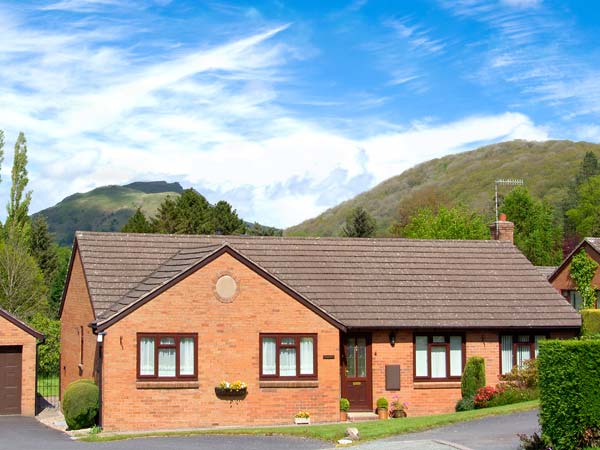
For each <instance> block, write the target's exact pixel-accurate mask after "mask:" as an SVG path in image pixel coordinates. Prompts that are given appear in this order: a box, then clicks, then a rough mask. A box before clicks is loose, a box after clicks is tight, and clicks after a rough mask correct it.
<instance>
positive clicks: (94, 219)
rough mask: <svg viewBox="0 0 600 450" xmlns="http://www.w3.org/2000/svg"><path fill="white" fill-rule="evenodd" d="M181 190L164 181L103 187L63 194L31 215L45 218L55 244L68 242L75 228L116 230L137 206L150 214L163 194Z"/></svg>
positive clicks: (173, 194)
mask: <svg viewBox="0 0 600 450" xmlns="http://www.w3.org/2000/svg"><path fill="white" fill-rule="evenodd" d="M182 191H183V188H182V187H181V185H180V184H179V183H167V182H165V181H151V182H135V183H131V184H128V185H125V186H103V187H99V188H96V189H94V190H92V191H89V192H86V193H83V194H73V195H71V196H69V197H66V198H65V199H63V200H62V201H60V202H59V203H57V204H56V205H54V206H52V207H50V208H47V209H44V210H42V211H39V212H38V213H36V214H34V216H35V215H38V214H40V215H43V216H45V217H46V220H47V221H48V228H49V230H50V232H51V233H54V236H55V240H56V242H57V243H58V244H60V245H71V244H72V242H73V234H74V232H75V230H87V231H118V230H120V229H121V228H122V227H123V225H124V224H125V223H126V222H127V220H128V219H129V217H130V216H131V215H132V214H133V213H134V212H135V210H136V209H137V208H138V207H141V208H142V211H143V212H144V213H145V214H146V215H150V216H151V215H153V214H154V213H155V212H156V209H157V208H158V206H159V205H160V203H161V202H162V201H163V200H164V199H165V197H167V196H169V195H171V196H178V195H179V194H180V193H181V192H182Z"/></svg>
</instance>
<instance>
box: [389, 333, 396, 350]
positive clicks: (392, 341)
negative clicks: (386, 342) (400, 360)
mask: <svg viewBox="0 0 600 450" xmlns="http://www.w3.org/2000/svg"><path fill="white" fill-rule="evenodd" d="M390 345H391V346H392V347H394V346H395V345H396V333H394V332H393V331H390Z"/></svg>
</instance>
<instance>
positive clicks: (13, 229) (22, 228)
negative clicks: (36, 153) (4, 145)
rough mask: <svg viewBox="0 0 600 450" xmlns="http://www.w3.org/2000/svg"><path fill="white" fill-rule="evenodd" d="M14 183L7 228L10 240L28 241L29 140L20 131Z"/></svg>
mask: <svg viewBox="0 0 600 450" xmlns="http://www.w3.org/2000/svg"><path fill="white" fill-rule="evenodd" d="M11 181H12V185H11V188H10V200H9V203H8V206H7V208H6V209H7V212H8V216H7V218H6V223H5V226H4V227H5V230H6V236H7V238H8V239H9V240H15V241H17V240H18V241H21V240H24V241H25V242H27V239H28V238H29V231H30V219H29V204H30V203H31V191H28V192H25V189H26V188H27V184H28V183H29V178H28V176H27V141H26V140H25V135H24V134H23V132H20V133H19V137H18V138H17V142H16V143H15V153H14V158H13V166H12V171H11Z"/></svg>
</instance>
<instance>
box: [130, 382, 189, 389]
mask: <svg viewBox="0 0 600 450" xmlns="http://www.w3.org/2000/svg"><path fill="white" fill-rule="evenodd" d="M199 386H200V384H199V383H198V382H197V381H136V382H135V388H136V389H198V387H199Z"/></svg>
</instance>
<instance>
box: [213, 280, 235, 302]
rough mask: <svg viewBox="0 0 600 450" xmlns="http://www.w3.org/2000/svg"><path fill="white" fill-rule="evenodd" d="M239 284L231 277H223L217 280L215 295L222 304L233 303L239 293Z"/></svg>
mask: <svg viewBox="0 0 600 450" xmlns="http://www.w3.org/2000/svg"><path fill="white" fill-rule="evenodd" d="M237 290H238V285H237V282H236V281H235V280H234V279H233V277H232V276H230V275H223V276H222V277H220V278H219V279H218V280H217V284H216V286H215V294H217V297H218V299H219V300H221V301H222V302H231V301H233V297H235V294H236V293H237Z"/></svg>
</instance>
